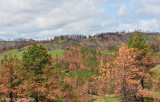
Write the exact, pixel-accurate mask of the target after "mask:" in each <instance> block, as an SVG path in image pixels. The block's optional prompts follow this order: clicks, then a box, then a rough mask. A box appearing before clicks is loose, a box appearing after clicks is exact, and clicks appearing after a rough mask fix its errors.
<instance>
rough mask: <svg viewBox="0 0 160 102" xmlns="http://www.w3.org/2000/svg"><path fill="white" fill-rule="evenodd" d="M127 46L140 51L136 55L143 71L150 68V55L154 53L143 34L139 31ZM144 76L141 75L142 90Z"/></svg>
mask: <svg viewBox="0 0 160 102" xmlns="http://www.w3.org/2000/svg"><path fill="white" fill-rule="evenodd" d="M127 46H128V48H134V49H136V50H139V51H140V52H139V54H138V55H137V56H136V61H138V62H139V63H137V67H139V68H141V69H142V72H143V73H144V72H146V71H147V70H148V69H147V66H148V65H149V64H150V63H149V62H151V58H150V55H151V53H152V49H151V48H150V46H149V45H148V44H147V42H146V40H145V38H144V37H143V36H142V34H140V33H138V34H137V36H136V37H134V38H133V39H132V38H130V39H129V40H128V43H127ZM144 78H145V75H143V76H142V77H141V88H142V90H143V89H144ZM141 102H144V99H143V95H141Z"/></svg>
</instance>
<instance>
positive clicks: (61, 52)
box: [48, 49, 65, 58]
mask: <svg viewBox="0 0 160 102" xmlns="http://www.w3.org/2000/svg"><path fill="white" fill-rule="evenodd" d="M64 53H65V50H62V49H57V50H53V51H49V52H48V54H51V55H52V57H55V56H56V54H57V55H58V56H59V57H60V58H64Z"/></svg>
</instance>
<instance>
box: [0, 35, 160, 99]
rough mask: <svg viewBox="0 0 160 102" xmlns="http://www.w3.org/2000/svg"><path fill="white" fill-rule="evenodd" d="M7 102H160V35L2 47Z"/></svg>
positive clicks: (0, 87)
mask: <svg viewBox="0 0 160 102" xmlns="http://www.w3.org/2000/svg"><path fill="white" fill-rule="evenodd" d="M0 45H1V46H0V52H1V54H0V60H1V63H0V66H1V67H0V100H1V101H2V102H122V101H123V102H159V101H160V35H158V34H144V33H137V32H134V33H121V34H119V33H107V34H106V33H101V34H97V35H94V36H89V37H86V36H84V35H72V36H71V35H66V36H59V37H58V36H57V37H55V39H50V40H43V41H36V40H33V39H30V40H23V39H21V40H20V41H1V42H0Z"/></svg>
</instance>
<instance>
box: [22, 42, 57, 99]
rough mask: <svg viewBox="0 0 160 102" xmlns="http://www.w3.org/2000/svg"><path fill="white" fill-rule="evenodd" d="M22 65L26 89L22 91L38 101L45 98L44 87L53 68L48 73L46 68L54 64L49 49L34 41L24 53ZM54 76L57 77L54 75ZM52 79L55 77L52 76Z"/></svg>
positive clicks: (24, 87)
mask: <svg viewBox="0 0 160 102" xmlns="http://www.w3.org/2000/svg"><path fill="white" fill-rule="evenodd" d="M22 65H23V68H22V73H21V74H22V76H23V85H22V88H23V89H25V91H24V92H22V93H25V95H26V96H25V97H27V96H32V97H34V98H35V101H36V102H38V101H39V100H44V99H45V95H44V94H45V93H44V91H43V90H42V89H44V83H46V77H47V76H48V75H49V74H51V73H52V71H51V70H50V71H49V72H47V73H48V74H46V72H45V70H46V68H48V69H47V70H49V69H50V67H47V66H51V65H52V63H51V56H50V55H49V54H48V51H47V50H46V49H45V48H44V47H42V46H41V45H40V46H37V45H36V44H35V43H33V44H32V45H31V46H30V47H29V48H28V49H27V51H26V52H24V53H23V58H22ZM52 68H53V67H52ZM50 78H51V77H50ZM53 78H55V77H54V75H53ZM50 80H54V79H52V78H51V79H50ZM51 82H52V81H51ZM47 83H48V82H47ZM50 91H52V90H50Z"/></svg>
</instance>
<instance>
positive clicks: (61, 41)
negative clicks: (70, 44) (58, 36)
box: [58, 40, 66, 43]
mask: <svg viewBox="0 0 160 102" xmlns="http://www.w3.org/2000/svg"><path fill="white" fill-rule="evenodd" d="M65 41H66V40H59V41H58V43H63V42H65Z"/></svg>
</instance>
